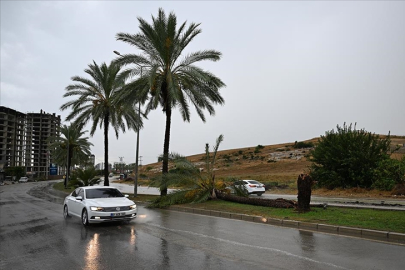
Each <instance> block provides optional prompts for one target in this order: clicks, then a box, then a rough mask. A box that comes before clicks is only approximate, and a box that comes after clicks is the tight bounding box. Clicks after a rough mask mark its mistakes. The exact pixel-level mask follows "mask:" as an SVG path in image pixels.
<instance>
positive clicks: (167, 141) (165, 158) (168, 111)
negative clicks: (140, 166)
mask: <svg viewBox="0 0 405 270" xmlns="http://www.w3.org/2000/svg"><path fill="white" fill-rule="evenodd" d="M171 118H172V108H171V107H170V106H167V108H166V130H165V142H164V145H163V167H162V174H163V177H162V181H164V183H163V186H164V188H163V189H161V190H160V196H166V195H167V187H166V183H165V182H166V180H165V177H164V176H165V174H167V173H168V172H169V144H170V125H171Z"/></svg>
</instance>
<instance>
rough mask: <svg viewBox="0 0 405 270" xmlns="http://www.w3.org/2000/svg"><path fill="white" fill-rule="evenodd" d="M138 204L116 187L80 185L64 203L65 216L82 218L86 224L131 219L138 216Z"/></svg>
mask: <svg viewBox="0 0 405 270" xmlns="http://www.w3.org/2000/svg"><path fill="white" fill-rule="evenodd" d="M136 215H137V207H136V204H135V203H134V202H133V201H131V200H130V199H128V195H123V194H122V193H121V192H120V191H119V190H118V189H117V188H115V187H109V186H106V187H103V186H87V187H79V188H77V189H75V190H74V191H73V192H72V193H71V194H69V195H68V196H67V197H66V198H65V201H64V203H63V216H64V217H65V218H68V217H70V216H75V217H79V218H81V221H82V224H83V225H84V226H87V225H89V223H102V222H111V221H129V220H131V219H133V218H136Z"/></svg>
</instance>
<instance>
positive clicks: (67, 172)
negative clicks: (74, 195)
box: [65, 126, 70, 188]
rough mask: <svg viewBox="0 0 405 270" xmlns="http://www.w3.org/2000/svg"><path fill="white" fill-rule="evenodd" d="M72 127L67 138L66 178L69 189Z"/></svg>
mask: <svg viewBox="0 0 405 270" xmlns="http://www.w3.org/2000/svg"><path fill="white" fill-rule="evenodd" d="M69 133H70V126H69V127H68V136H67V148H66V149H67V160H66V178H65V188H67V185H68V182H69V140H70V136H69V135H70V134H69Z"/></svg>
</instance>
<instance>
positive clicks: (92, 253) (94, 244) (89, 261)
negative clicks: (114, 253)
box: [84, 233, 100, 270]
mask: <svg viewBox="0 0 405 270" xmlns="http://www.w3.org/2000/svg"><path fill="white" fill-rule="evenodd" d="M99 255H100V243H99V234H98V233H95V234H94V235H93V239H91V240H90V241H89V243H88V244H87V248H86V257H85V258H84V260H85V263H86V267H85V269H89V270H97V269H100V264H99V261H100V260H99V259H100V258H99Z"/></svg>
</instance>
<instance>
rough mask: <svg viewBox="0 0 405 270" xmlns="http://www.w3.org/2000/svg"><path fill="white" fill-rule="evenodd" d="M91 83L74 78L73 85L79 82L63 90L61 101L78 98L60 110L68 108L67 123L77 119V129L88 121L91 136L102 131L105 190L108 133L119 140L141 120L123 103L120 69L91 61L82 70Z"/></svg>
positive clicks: (140, 123) (140, 124) (122, 83)
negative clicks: (91, 62)
mask: <svg viewBox="0 0 405 270" xmlns="http://www.w3.org/2000/svg"><path fill="white" fill-rule="evenodd" d="M84 72H86V73H87V74H88V75H90V77H91V79H87V78H83V77H79V76H74V77H72V81H74V82H78V83H76V84H71V85H68V86H67V87H66V91H67V92H66V93H65V94H64V95H63V97H70V96H77V99H75V100H72V101H68V102H66V103H65V104H63V105H62V106H61V110H65V109H67V108H69V107H71V108H72V112H71V113H70V114H69V115H68V116H67V117H66V120H67V121H69V120H72V119H74V118H75V119H76V120H75V122H76V123H77V125H78V126H83V125H85V124H86V123H87V122H88V121H90V120H91V121H92V122H93V124H92V126H91V129H90V135H91V136H93V135H94V133H95V131H96V129H97V126H98V125H99V126H100V128H102V127H104V185H105V186H108V185H109V181H108V175H109V171H108V130H109V127H110V125H111V127H112V128H113V129H114V131H115V135H116V137H117V139H118V132H119V131H120V130H122V131H123V132H125V131H126V128H128V129H133V130H138V129H139V128H140V127H141V126H142V120H141V118H140V117H139V115H138V113H139V112H137V111H136V109H135V107H134V106H133V105H134V104H132V103H129V102H126V101H125V99H124V97H123V95H122V92H123V91H122V89H123V87H124V85H125V81H124V79H122V76H121V74H120V66H119V65H117V64H114V63H111V64H110V65H107V64H106V63H102V64H101V65H100V66H98V65H97V64H96V63H95V62H94V61H93V64H89V65H88V68H87V69H85V70H84Z"/></svg>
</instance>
